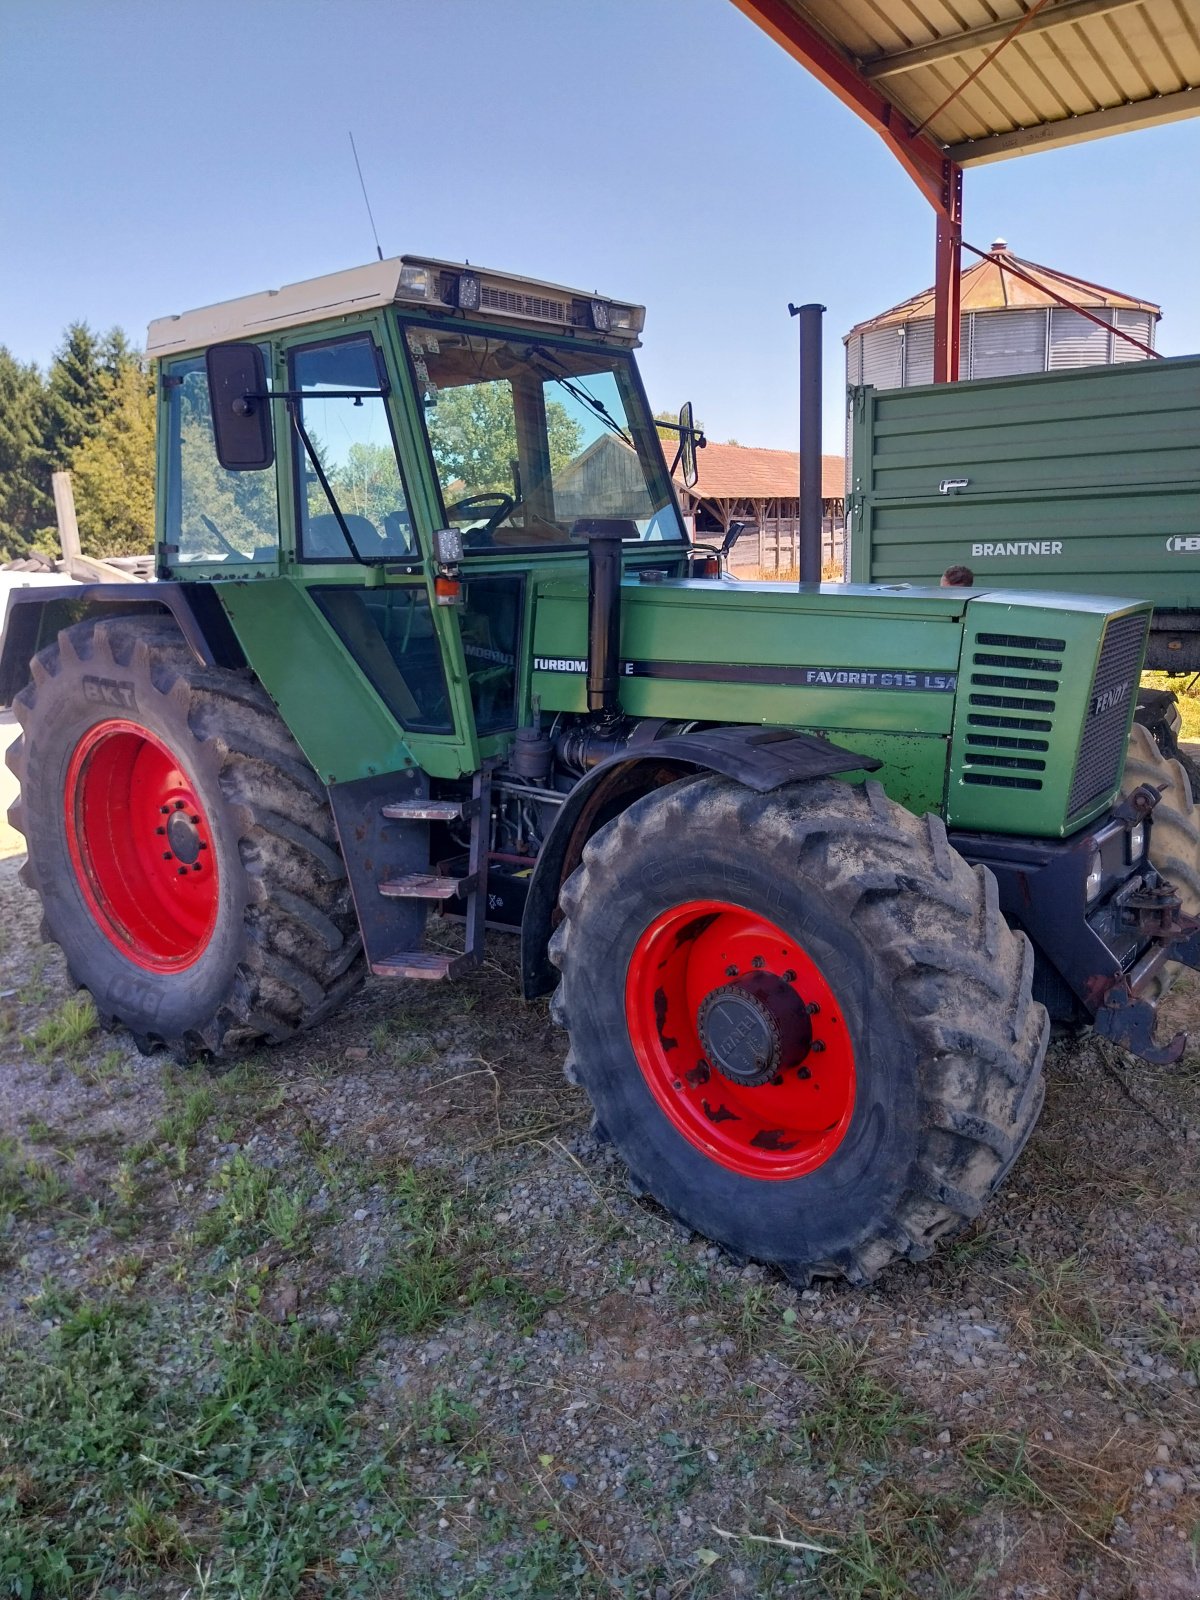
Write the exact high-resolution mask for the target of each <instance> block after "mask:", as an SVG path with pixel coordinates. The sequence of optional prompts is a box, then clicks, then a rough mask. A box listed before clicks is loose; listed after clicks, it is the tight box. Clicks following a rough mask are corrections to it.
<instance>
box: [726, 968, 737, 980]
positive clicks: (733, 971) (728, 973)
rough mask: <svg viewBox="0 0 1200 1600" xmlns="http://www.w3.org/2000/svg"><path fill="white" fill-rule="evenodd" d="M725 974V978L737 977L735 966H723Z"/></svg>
mask: <svg viewBox="0 0 1200 1600" xmlns="http://www.w3.org/2000/svg"><path fill="white" fill-rule="evenodd" d="M725 976H726V977H727V978H736V977H737V968H736V967H726V968H725Z"/></svg>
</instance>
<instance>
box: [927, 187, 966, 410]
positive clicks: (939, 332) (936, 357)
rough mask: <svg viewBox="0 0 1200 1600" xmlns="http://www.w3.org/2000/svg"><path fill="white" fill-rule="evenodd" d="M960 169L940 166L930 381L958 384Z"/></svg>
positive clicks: (960, 262)
mask: <svg viewBox="0 0 1200 1600" xmlns="http://www.w3.org/2000/svg"><path fill="white" fill-rule="evenodd" d="M962 190H963V174H962V168H961V167H960V166H957V165H956V164H955V163H954V162H953V161H944V162H943V163H942V194H941V204H940V205H939V206H938V208H937V254H936V265H935V272H934V288H933V381H934V383H957V382H958V333H959V328H960V326H961V308H962Z"/></svg>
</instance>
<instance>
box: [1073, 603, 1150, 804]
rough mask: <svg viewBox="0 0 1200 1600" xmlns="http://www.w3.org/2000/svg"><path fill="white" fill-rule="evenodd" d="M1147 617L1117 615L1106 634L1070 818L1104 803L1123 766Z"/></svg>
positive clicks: (1093, 680) (1094, 681)
mask: <svg viewBox="0 0 1200 1600" xmlns="http://www.w3.org/2000/svg"><path fill="white" fill-rule="evenodd" d="M1148 626H1149V621H1148V619H1147V618H1146V617H1145V616H1136V617H1116V618H1114V620H1113V621H1112V622H1110V623H1109V625H1108V627H1107V628H1106V629H1105V631H1104V643H1103V644H1102V645H1101V646H1100V659H1099V660H1098V661H1097V662H1096V676H1095V677H1094V678H1093V679H1092V689H1091V693H1090V694H1089V696H1088V703H1087V707H1086V710H1085V712H1084V717H1085V721H1084V728H1083V740H1082V742H1081V744H1080V747H1079V760H1078V761H1077V762H1076V763H1075V777H1074V780H1073V781H1072V784H1071V796H1070V799H1069V800H1068V801H1067V815H1068V816H1074V815H1075V813H1076V812H1078V811H1083V810H1084V809H1085V808H1086V807H1088V806H1090V805H1093V804H1094V803H1095V802H1096V801H1097V800H1103V799H1106V798H1107V797H1108V796H1109V795H1110V794H1111V793H1112V792H1113V790H1114V789H1115V788H1116V787H1117V781H1118V779H1119V778H1120V776H1121V772H1122V769H1123V768H1124V766H1125V725H1126V723H1127V722H1128V720H1129V704H1130V701H1131V700H1133V699H1134V697H1135V696H1136V694H1137V683H1138V667H1139V666H1140V665H1141V660H1142V649H1143V647H1144V646H1145V643H1146V629H1147V627H1148Z"/></svg>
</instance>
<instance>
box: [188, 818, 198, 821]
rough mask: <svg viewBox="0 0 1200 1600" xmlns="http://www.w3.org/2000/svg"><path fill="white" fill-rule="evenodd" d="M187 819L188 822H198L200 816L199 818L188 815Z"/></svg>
mask: <svg viewBox="0 0 1200 1600" xmlns="http://www.w3.org/2000/svg"><path fill="white" fill-rule="evenodd" d="M188 821H189V822H199V821H200V818H199V817H189V818H188Z"/></svg>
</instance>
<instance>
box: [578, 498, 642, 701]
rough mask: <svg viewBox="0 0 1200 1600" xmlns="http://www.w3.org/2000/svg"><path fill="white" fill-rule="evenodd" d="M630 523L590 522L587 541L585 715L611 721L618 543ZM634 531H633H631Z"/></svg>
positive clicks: (616, 661) (617, 661) (617, 659)
mask: <svg viewBox="0 0 1200 1600" xmlns="http://www.w3.org/2000/svg"><path fill="white" fill-rule="evenodd" d="M631 526H632V525H631V524H630V523H629V522H627V521H623V520H620V519H617V518H613V519H612V520H611V521H610V520H607V519H602V518H599V517H597V518H594V519H590V520H589V522H588V524H587V527H586V529H585V530H584V531H586V534H587V542H588V668H587V708H588V714H589V716H593V717H599V718H600V719H601V720H602V721H605V722H612V721H615V719H616V718H618V717H619V716H620V715H621V702H620V700H619V698H618V695H617V678H618V676H619V675H620V670H621V541H622V539H623V538H624V537H625V536H626V535H627V534H629V532H630V529H631ZM634 531H636V530H634Z"/></svg>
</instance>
